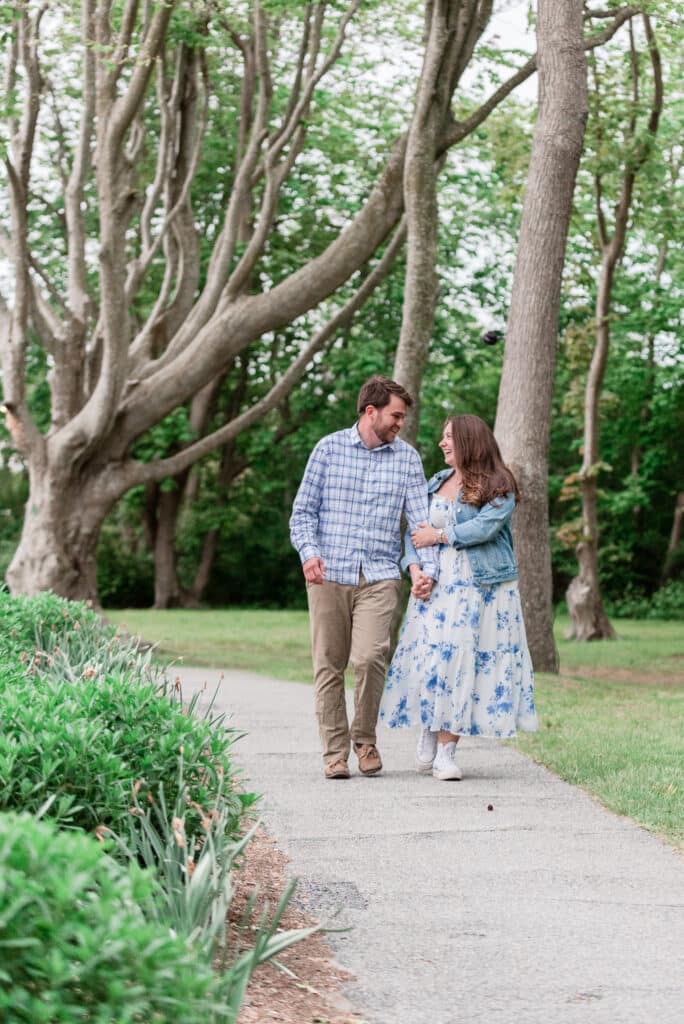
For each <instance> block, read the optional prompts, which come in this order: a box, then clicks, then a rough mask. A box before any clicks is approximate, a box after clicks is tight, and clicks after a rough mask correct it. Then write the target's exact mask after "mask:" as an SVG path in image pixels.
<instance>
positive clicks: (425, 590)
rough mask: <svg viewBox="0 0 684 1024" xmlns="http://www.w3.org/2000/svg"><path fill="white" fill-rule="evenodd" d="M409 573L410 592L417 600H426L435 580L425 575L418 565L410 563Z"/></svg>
mask: <svg viewBox="0 0 684 1024" xmlns="http://www.w3.org/2000/svg"><path fill="white" fill-rule="evenodd" d="M409 573H410V574H411V584H412V585H411V593H412V594H413V596H414V597H417V598H419V600H421V601H427V600H428V598H429V597H430V594H431V593H432V587H433V586H434V582H435V581H434V580H433V579H432V577H431V576H426V575H425V573H424V572H423V571H422V570H421V568H420V566H419V565H410V566H409Z"/></svg>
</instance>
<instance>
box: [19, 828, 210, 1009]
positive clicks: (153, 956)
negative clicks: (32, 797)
mask: <svg viewBox="0 0 684 1024" xmlns="http://www.w3.org/2000/svg"><path fill="white" fill-rule="evenodd" d="M0 859H1V861H2V873H1V874H0V951H1V955H0V964H1V966H0V979H1V981H2V984H0V1017H1V1018H2V1019H3V1020H4V1021H7V1022H8V1024H10V1022H11V1024H74V1022H75V1021H81V1020H83V1021H88V1022H91V1024H111V1022H112V1021H116V1022H117V1024H129V1022H130V1024H133V1022H135V1021H140V1022H142V1021H158V1022H160V1024H164V1022H168V1024H171V1022H173V1024H207V1022H212V1021H217V1020H219V1019H225V1016H226V1015H225V1014H222V1013H221V1004H220V999H219V992H218V982H217V979H216V977H215V976H214V975H213V972H212V969H211V964H210V962H209V961H208V960H207V959H206V957H203V956H202V951H201V950H200V949H193V947H192V944H191V943H190V942H189V941H187V940H186V939H185V938H184V937H182V936H179V937H176V936H174V935H173V933H172V931H170V929H169V927H168V926H165V925H164V924H162V923H157V922H154V921H149V920H147V919H146V917H145V914H144V911H143V907H144V906H145V904H147V903H148V902H149V900H150V899H151V898H152V893H153V891H154V881H153V878H152V875H151V873H150V872H143V871H141V870H140V869H139V868H138V867H137V866H136V865H134V864H131V865H130V866H129V867H128V868H127V869H125V870H124V869H123V868H122V867H121V866H120V865H118V864H116V863H115V862H114V860H112V858H111V857H108V856H107V855H106V854H105V853H104V852H103V850H102V848H101V847H100V846H99V845H98V844H97V843H96V842H94V841H93V840H92V839H91V838H89V837H87V836H83V835H78V834H76V833H59V832H58V831H57V830H56V828H55V825H54V824H53V823H48V822H43V821H36V820H34V819H32V818H31V817H30V816H29V815H28V814H22V815H18V814H0Z"/></svg>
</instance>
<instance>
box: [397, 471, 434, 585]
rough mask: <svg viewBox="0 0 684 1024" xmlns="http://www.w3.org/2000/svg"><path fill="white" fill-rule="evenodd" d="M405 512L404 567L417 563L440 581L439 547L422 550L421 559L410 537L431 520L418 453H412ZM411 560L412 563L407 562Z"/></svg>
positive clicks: (425, 483)
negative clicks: (419, 526)
mask: <svg viewBox="0 0 684 1024" xmlns="http://www.w3.org/2000/svg"><path fill="white" fill-rule="evenodd" d="M405 511H406V518H407V520H408V531H407V543H406V547H405V555H404V558H403V559H402V563H401V564H402V567H403V568H405V569H406V568H408V566H409V565H410V564H411V562H413V563H416V562H417V563H418V564H419V565H420V567H421V569H422V570H423V572H424V573H425V574H426V575H427V576H430V577H432V579H433V580H437V579H439V545H437V544H433V545H431V546H430V547H428V548H421V553H420V557H418V554H417V552H416V549H415V548H414V546H413V544H412V543H411V538H410V536H409V534H410V532H411V530H415V529H416V528H417V526H418V523H427V522H429V519H430V507H429V503H428V489H427V480H426V479H425V473H424V472H423V464H422V462H421V461H420V456H419V455H418V452H416V451H413V452H412V453H411V461H410V468H409V478H408V484H407V487H406V505H405ZM409 558H410V561H407V559H409Z"/></svg>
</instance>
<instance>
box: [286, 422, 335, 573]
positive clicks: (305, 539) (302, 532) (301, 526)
mask: <svg viewBox="0 0 684 1024" xmlns="http://www.w3.org/2000/svg"><path fill="white" fill-rule="evenodd" d="M327 465H328V460H327V445H326V441H325V439H323V440H322V441H319V442H318V444H317V445H316V447H315V448H314V450H313V451H312V453H311V455H310V456H309V461H308V462H307V464H306V469H305V470H304V476H303V477H302V482H301V484H300V485H299V490H298V491H297V494H296V497H295V500H294V503H293V505H292V515H291V516H290V540H291V541H292V546H293V547H294V548H296V550H297V552H298V553H299V557H300V559H301V562H302V568H303V570H304V576H305V577H306V579H307V580H308V581H309V582H311V583H322V582H323V574H324V572H325V567H324V565H323V561H322V559H321V551H320V547H319V545H318V516H319V511H320V507H321V500H322V496H323V486H324V483H325V476H326V472H327Z"/></svg>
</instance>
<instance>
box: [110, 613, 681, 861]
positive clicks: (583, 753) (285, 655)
mask: <svg viewBox="0 0 684 1024" xmlns="http://www.w3.org/2000/svg"><path fill="white" fill-rule="evenodd" d="M108 617H109V618H110V619H111V621H112V622H115V623H117V624H118V625H121V626H122V627H123V628H125V629H126V630H127V631H128V632H131V633H136V634H140V635H142V636H144V637H145V639H147V640H149V641H151V642H153V643H156V644H157V645H158V647H159V650H160V653H162V654H164V655H165V656H173V657H176V658H178V657H181V658H182V659H183V660H184V661H186V662H187V663H188V664H193V663H194V664H200V663H201V664H205V665H213V666H223V667H229V668H244V669H249V670H251V671H254V672H261V673H264V674H266V675H272V676H276V677H278V678H280V679H291V680H299V681H304V682H309V681H310V679H311V665H310V654H309V633H308V618H307V613H306V612H305V611H263V610H259V611H249V610H243V609H229V610H225V611H203V612H186V611H169V612H155V611H137V610H136V611H117V612H110V613H108ZM567 627H568V621H567V620H565V619H559V620H558V621H557V623H556V639H557V641H558V647H559V652H560V657H561V672H560V676H558V677H556V676H544V675H540V676H538V678H537V683H536V692H537V705H538V711H539V721H540V730H539V732H538V733H536V734H534V735H526V736H525V735H521V736H520V737H518V740H517V741H516V742H517V745H518V746H519V747H520V748H521V749H522V750H524V751H525V752H526V753H528V754H529V755H530V756H531V757H533V758H534V759H535V760H537V761H539V762H541V763H542V764H545V765H547V766H548V767H549V768H551V769H552V770H553V771H555V772H556V773H557V774H558V775H560V776H561V777H562V778H564V779H567V780H568V781H569V782H572V783H574V784H576V785H578V786H581V787H582V788H583V789H586V790H587V791H588V792H590V793H593V794H594V795H595V796H597V797H598V798H599V799H600V800H601V801H602V802H603V803H604V804H605V805H606V806H607V807H609V808H610V809H611V810H613V811H616V812H617V813H619V814H625V815H627V816H629V817H630V818H633V819H634V820H635V821H638V822H639V823H640V824H642V825H644V826H645V827H647V828H649V829H651V830H652V831H654V832H657V833H660V834H662V835H664V836H666V837H667V838H668V839H669V840H670V841H671V842H673V843H674V844H675V845H677V846H680V847H682V848H684V628H683V627H682V624H681V623H675V622H651V621H644V622H637V621H630V620H621V621H619V622H617V623H616V628H617V632H618V640H616V641H615V642H611V643H593V644H576V643H574V642H572V641H568V640H565V639H564V632H565V630H566V629H567Z"/></svg>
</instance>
